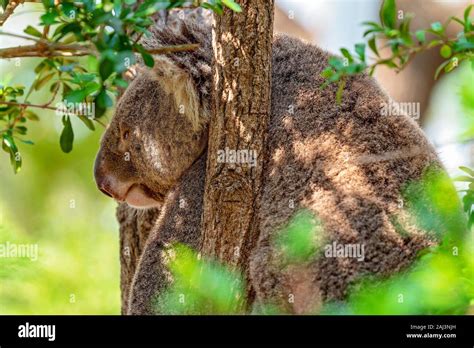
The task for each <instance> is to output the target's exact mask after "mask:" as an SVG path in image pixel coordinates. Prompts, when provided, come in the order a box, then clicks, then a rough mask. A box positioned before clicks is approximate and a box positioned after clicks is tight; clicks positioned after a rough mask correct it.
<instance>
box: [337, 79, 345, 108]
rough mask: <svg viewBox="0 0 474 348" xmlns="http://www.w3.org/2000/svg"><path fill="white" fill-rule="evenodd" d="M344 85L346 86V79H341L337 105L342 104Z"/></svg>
mask: <svg viewBox="0 0 474 348" xmlns="http://www.w3.org/2000/svg"><path fill="white" fill-rule="evenodd" d="M344 87H346V81H345V80H341V81H339V86H338V88H337V92H336V103H337V105H340V104H341V102H342V93H343V92H344Z"/></svg>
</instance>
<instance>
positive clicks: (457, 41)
mask: <svg viewBox="0 0 474 348" xmlns="http://www.w3.org/2000/svg"><path fill="white" fill-rule="evenodd" d="M473 9H474V5H472V4H471V5H469V6H467V7H466V8H465V10H464V13H463V16H462V18H459V17H456V16H451V17H449V19H448V20H447V21H446V23H440V22H434V23H432V24H431V26H430V28H426V29H420V30H417V31H416V32H413V31H412V29H411V21H412V19H413V17H414V15H413V14H411V13H408V14H406V15H405V14H404V13H403V11H398V10H397V3H396V1H395V0H383V1H382V4H381V6H380V15H379V23H377V22H364V23H363V24H364V26H366V28H367V29H366V31H365V32H364V38H367V43H365V42H363V43H357V44H356V45H355V47H354V52H353V53H352V52H350V51H349V50H348V49H346V48H341V50H340V51H341V55H342V57H330V58H329V60H328V67H327V68H326V69H325V70H324V71H323V72H322V74H321V76H322V77H324V78H325V79H326V81H325V83H324V84H323V85H322V86H321V87H322V88H325V87H326V86H327V85H329V84H331V83H335V82H338V83H339V88H338V91H337V94H336V99H337V101H338V102H339V103H340V102H341V98H342V92H343V90H344V87H345V84H346V79H347V78H348V77H350V76H353V75H357V74H360V73H362V72H368V73H369V74H370V75H372V74H373V73H374V71H375V69H376V68H377V67H379V66H387V67H389V68H391V69H393V70H395V71H397V72H398V71H401V70H403V69H404V68H405V67H406V66H407V64H408V63H409V62H410V61H411V59H412V58H413V57H414V56H415V55H417V54H419V53H421V52H424V51H427V50H431V49H434V48H437V49H438V50H439V54H440V56H441V57H442V58H444V59H445V61H444V62H443V63H441V64H440V66H439V67H438V69H437V70H436V72H435V76H434V78H435V79H437V78H438V76H439V75H440V74H441V73H442V72H445V73H449V72H451V71H453V70H454V69H456V68H457V67H458V66H459V65H460V64H461V63H462V62H464V61H467V62H469V63H470V64H471V65H472V67H473V70H474V17H473V16H472V13H473ZM455 24H456V25H458V29H459V30H460V31H459V32H458V34H457V35H456V37H448V35H447V28H448V27H449V26H450V25H455ZM367 46H368V47H369V49H370V51H371V52H372V53H373V54H374V62H369V60H370V57H369V55H368V52H367ZM385 47H388V48H390V54H389V55H386V56H382V55H381V53H380V52H381V51H382V49H383V48H385Z"/></svg>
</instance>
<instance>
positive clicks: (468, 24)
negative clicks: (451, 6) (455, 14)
mask: <svg viewBox="0 0 474 348" xmlns="http://www.w3.org/2000/svg"><path fill="white" fill-rule="evenodd" d="M473 8H474V5H469V6H468V7H467V8H466V10H465V11H464V31H465V32H466V33H468V32H469V31H471V26H472V24H471V20H470V17H469V15H470V14H471V11H472V9H473Z"/></svg>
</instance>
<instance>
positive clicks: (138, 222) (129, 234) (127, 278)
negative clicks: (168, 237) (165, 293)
mask: <svg viewBox="0 0 474 348" xmlns="http://www.w3.org/2000/svg"><path fill="white" fill-rule="evenodd" d="M158 215H159V210H158V209H149V210H136V209H133V208H130V207H129V206H127V205H126V204H120V205H119V206H118V207H117V220H118V222H119V224H120V292H121V307H122V310H121V311H122V314H126V311H127V308H128V297H129V292H130V285H131V283H132V279H133V275H134V274H135V270H136V268H137V265H138V261H139V259H140V255H141V254H142V251H143V247H144V246H145V242H146V240H147V238H148V235H149V234H150V231H151V229H152V227H153V226H154V225H155V222H156V219H157V218H158Z"/></svg>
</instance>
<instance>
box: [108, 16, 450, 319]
mask: <svg viewBox="0 0 474 348" xmlns="http://www.w3.org/2000/svg"><path fill="white" fill-rule="evenodd" d="M210 40H211V32H210V28H209V27H206V26H204V27H196V26H194V25H192V24H185V23H183V24H182V25H181V29H180V31H179V32H173V31H169V30H166V29H162V30H158V29H157V30H155V31H154V32H153V37H152V38H151V39H148V41H146V42H145V44H146V45H148V47H150V46H154V45H162V44H182V43H195V42H198V43H200V44H201V48H200V49H198V50H196V51H194V52H182V53H176V54H170V55H167V56H166V57H157V62H156V66H155V68H154V69H153V71H145V70H142V71H141V72H140V74H139V75H138V77H137V78H136V79H135V81H133V83H132V84H131V86H130V87H129V88H128V90H127V91H126V92H125V94H124V96H123V97H122V99H121V101H120V103H119V105H118V107H117V113H116V115H115V117H114V119H113V120H112V123H111V125H110V127H109V129H108V130H107V132H106V134H105V135H104V138H103V141H102V148H101V156H102V157H103V158H104V161H106V162H108V161H107V158H108V156H112V158H111V160H112V162H113V163H114V164H108V166H109V169H108V170H111V171H115V172H116V173H115V174H116V175H117V176H118V177H127V178H130V177H133V178H136V180H140V181H139V182H141V183H147V186H148V189H149V190H150V191H153V192H152V193H150V194H151V195H153V196H154V197H156V198H157V199H162V200H163V202H164V205H163V207H162V208H161V209H162V211H161V215H160V217H159V219H158V222H157V225H156V227H155V229H154V230H153V231H152V232H151V234H150V237H149V239H148V241H147V244H146V246H145V250H144V252H143V254H142V256H141V259H140V262H139V266H138V270H137V272H136V274H135V277H134V281H133V284H132V290H131V294H130V302H129V313H130V314H152V313H153V307H152V304H151V300H152V298H153V297H154V295H156V293H157V292H158V291H160V290H162V289H163V288H164V287H166V286H167V285H168V284H170V282H171V278H170V274H168V272H167V270H166V262H167V256H166V253H165V252H164V249H163V247H164V246H166V245H168V244H169V243H170V242H174V241H179V242H182V243H185V244H188V245H190V246H191V247H193V248H195V249H196V248H198V247H199V243H200V235H201V232H200V224H201V214H202V200H203V191H204V178H205V156H206V142H207V123H208V117H209V109H210V107H209V101H210V93H211V91H210V88H211V64H212V63H211V62H212V48H211V41H210ZM328 58H329V55H328V53H326V52H324V51H323V50H321V49H319V48H318V47H316V46H314V45H311V44H307V43H303V42H302V41H300V40H298V39H295V38H291V37H288V36H285V35H278V36H276V37H275V39H274V43H273V59H272V106H271V117H270V124H269V127H268V140H267V150H266V153H265V154H261V156H260V155H259V160H264V161H265V162H264V163H265V166H264V186H263V187H264V189H263V197H262V202H261V209H260V214H261V215H260V221H261V225H260V233H261V235H260V238H259V242H258V245H257V247H256V248H255V250H253V252H252V254H251V258H250V264H249V265H248V267H249V268H250V276H251V285H252V287H253V289H254V291H255V294H256V304H267V303H272V304H278V305H280V306H282V307H283V308H285V309H286V310H288V311H290V312H295V313H305V312H310V311H315V310H316V311H317V309H318V308H319V306H320V305H321V303H323V302H326V301H331V300H343V299H344V297H345V296H346V295H347V291H348V287H349V285H350V284H352V283H353V282H354V281H355V280H357V279H359V278H360V277H361V276H364V275H380V276H384V275H389V274H392V273H394V272H397V271H400V270H402V269H403V268H405V267H406V266H408V265H409V264H410V263H411V262H412V261H413V260H414V258H415V256H416V255H417V253H418V251H420V250H421V249H424V248H426V247H427V246H430V245H433V244H436V243H437V240H436V238H435V237H434V235H433V234H432V233H430V231H420V230H418V229H417V228H416V227H415V225H414V224H412V223H409V222H408V221H409V219H408V218H407V217H406V212H405V209H404V208H406V205H407V204H409V202H405V207H404V208H402V207H401V206H400V201H401V199H402V197H401V191H402V190H403V188H404V186H405V185H406V184H408V183H409V182H411V181H412V180H418V179H420V178H421V176H422V174H423V173H424V171H425V170H426V169H427V168H428V167H430V166H435V167H437V168H439V169H440V170H443V169H442V165H441V164H440V162H439V160H438V158H437V155H436V153H435V151H434V149H433V148H432V147H431V145H430V144H429V142H428V141H427V139H426V138H425V136H424V135H423V133H422V131H421V129H420V128H419V127H418V125H417V124H416V123H415V122H414V121H413V120H411V119H409V118H408V117H406V116H382V115H381V106H382V105H383V104H384V103H388V101H389V98H388V96H387V95H386V94H385V93H384V92H383V91H382V90H381V89H380V87H379V86H378V85H377V83H376V82H375V81H374V80H373V79H372V78H370V77H368V76H366V75H359V76H356V77H354V78H351V79H349V80H348V81H347V84H346V87H345V90H344V93H343V96H342V104H340V105H338V104H337V103H336V100H335V94H336V88H337V86H332V85H331V86H329V87H327V88H326V89H323V90H322V89H320V86H321V84H322V83H323V82H324V79H323V78H322V77H321V76H320V74H321V72H322V70H323V69H324V68H325V67H326V66H327V61H328ZM250 63H251V62H241V64H250ZM180 105H184V107H185V110H184V113H180V112H179V106H180ZM122 127H128V128H129V129H131V131H132V133H133V138H132V140H130V141H128V143H127V142H125V143H124V142H123V141H120V129H121V128H122ZM125 150H128V151H130V152H131V157H132V159H133V160H132V161H131V162H132V163H126V164H123V163H121V162H122V161H120V157H114V155H115V156H120V154H121V153H123V151H125ZM109 154H110V155H109ZM137 182H138V181H137ZM183 201H184V202H185V206H184V207H182V204H181V206H180V202H181V203H182V202H183ZM301 209H307V210H309V211H311V212H312V213H313V214H314V215H315V216H316V217H317V218H318V219H319V220H320V221H321V223H322V225H323V232H322V233H323V234H324V235H323V236H322V238H323V239H324V241H325V242H326V243H328V244H330V243H332V242H333V241H335V242H337V243H339V244H355V243H363V244H364V245H365V260H364V261H362V262H360V261H357V260H356V259H355V258H326V257H324V255H322V256H321V255H319V257H316V258H315V259H313V260H312V261H310V262H306V263H305V264H303V265H301V266H300V267H299V268H292V267H289V266H288V267H286V268H285V267H282V265H281V255H280V253H279V251H278V250H276V248H275V247H274V245H273V239H274V236H275V235H276V234H277V233H279V231H281V230H282V228H284V227H285V225H286V224H287V223H288V221H289V220H290V219H291V217H292V216H294V214H295V213H296V212H298V211H299V210H301ZM400 228H402V229H403V231H400ZM402 232H403V233H402ZM289 295H292V296H293V297H294V303H289V302H288V297H289Z"/></svg>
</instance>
